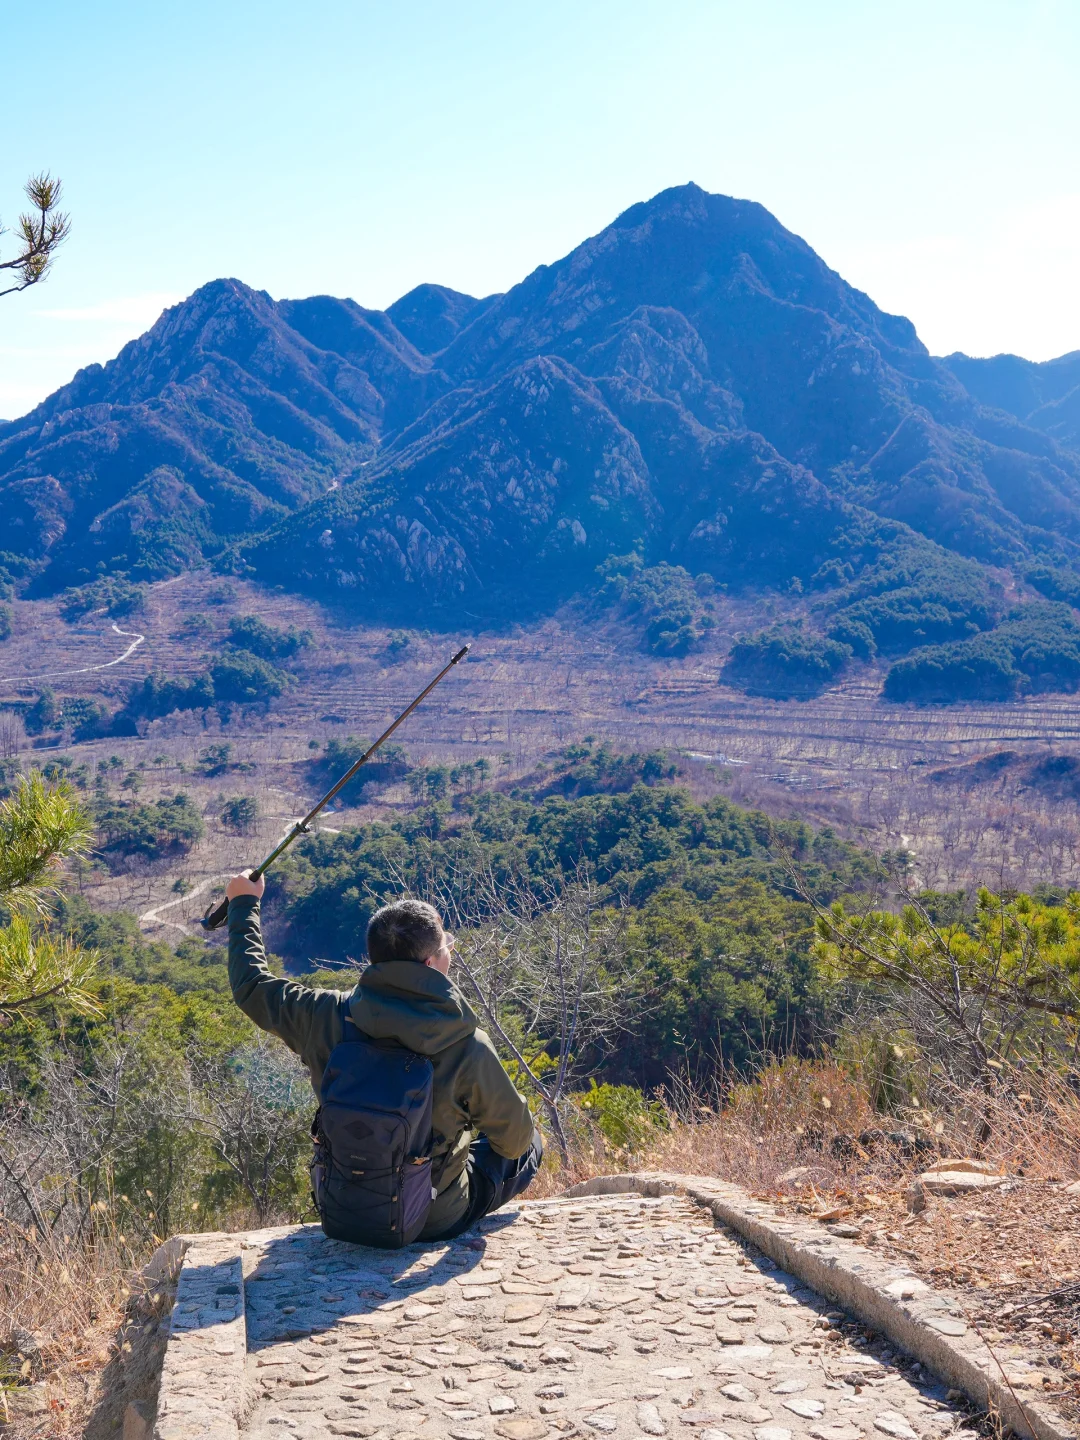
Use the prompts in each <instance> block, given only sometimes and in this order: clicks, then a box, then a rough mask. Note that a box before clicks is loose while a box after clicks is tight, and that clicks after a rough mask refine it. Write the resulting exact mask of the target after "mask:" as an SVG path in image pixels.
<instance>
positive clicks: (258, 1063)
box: [185, 1034, 314, 1224]
mask: <svg viewBox="0 0 1080 1440" xmlns="http://www.w3.org/2000/svg"><path fill="white" fill-rule="evenodd" d="M190 1081H191V1084H190V1089H189V1102H188V1106H187V1113H186V1115H185V1119H189V1120H191V1121H193V1122H194V1123H195V1124H196V1125H197V1126H198V1128H199V1129H200V1130H201V1131H202V1133H203V1134H205V1135H208V1136H209V1138H210V1139H211V1141H212V1143H213V1146H214V1150H215V1151H216V1153H217V1155H218V1156H219V1157H220V1159H222V1160H223V1161H224V1162H225V1165H226V1167H227V1169H226V1172H225V1175H227V1176H228V1177H229V1180H230V1181H231V1183H232V1185H234V1186H235V1187H236V1189H238V1190H240V1191H241V1193H242V1194H243V1195H244V1197H245V1199H247V1200H248V1201H250V1203H251V1205H252V1206H253V1207H254V1209H255V1212H256V1214H257V1215H258V1217H259V1221H260V1223H261V1224H265V1223H266V1222H267V1221H268V1220H269V1219H270V1218H271V1216H273V1215H274V1214H276V1213H278V1212H279V1211H280V1210H281V1209H282V1208H283V1207H285V1208H287V1207H288V1205H289V1203H290V1202H291V1201H292V1199H293V1189H294V1187H293V1181H294V1178H295V1171H296V1165H297V1157H298V1156H300V1155H304V1156H307V1154H308V1153H309V1151H310V1145H309V1144H308V1140H307V1137H308V1132H309V1129H310V1125H311V1115H312V1111H313V1108H314V1107H313V1104H312V1096H311V1085H310V1081H309V1078H308V1073H307V1071H306V1070H305V1068H304V1066H303V1065H302V1064H301V1062H300V1061H299V1059H297V1057H296V1056H295V1055H292V1054H291V1053H290V1052H289V1051H288V1050H286V1049H285V1047H284V1046H283V1045H280V1044H278V1043H276V1042H274V1041H273V1040H272V1039H271V1037H270V1036H269V1035H262V1034H260V1035H259V1036H258V1037H257V1039H256V1040H255V1043H254V1044H252V1045H250V1046H248V1047H246V1048H245V1049H244V1050H242V1051H239V1052H236V1053H234V1054H233V1055H232V1056H230V1057H229V1063H228V1066H227V1067H222V1065H221V1064H220V1063H219V1062H210V1063H206V1062H202V1061H200V1060H198V1059H196V1061H195V1063H194V1065H193V1067H192V1071H191V1074H190ZM222 1178H225V1177H224V1176H223V1177H222Z"/></svg>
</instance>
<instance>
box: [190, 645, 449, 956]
mask: <svg viewBox="0 0 1080 1440" xmlns="http://www.w3.org/2000/svg"><path fill="white" fill-rule="evenodd" d="M468 653H469V647H468V645H463V646H462V647H461V649H460V650H459V651H458V652H457V654H456V655H455V656H454V658H453V659H452V660H451V661H450V663H449V664H448V665H444V666H443V668H442V669H441V670H440V671H439V673H438V675H436V676H435V679H434V680H432V682H431V684H430V685H428V686H426V688H425V689H423V690H421V692H420V694H419V695H417V697H416V699H415V700H414V701H413V702H412V704H411V705H410V706H408V707H407V709H405V710H403V711H402V712H401V714H400V715H399V716H398V717H397V719H396V720H395V721H394V723H393V724H392V725H390V726H389V727H388V728H387V729H386V730H384V731H383V733H382V734H381V735H380V736H379V738H378V739H377V740H376V741H375V743H374V744H373V745H369V746H368V748H367V749H366V750H365V751H364V753H363V755H361V756H360V759H359V760H357V761H356V763H355V764H354V765H351V766H350V767H349V769H348V770H346V772H345V774H344V775H342V777H341V779H340V780H339V781H338V782H337V784H336V785H335V786H334V787H333V788H332V789H330V790H328V791H327V792H326V794H325V795H324V796H323V797H322V799H321V800H320V801H319V803H318V804H317V805H316V806H314V807H313V809H311V810H309V811H308V813H307V814H306V815H305V816H304V818H303V819H302V820H297V822H296V824H295V825H294V826H293V827H292V829H291V830H290V831H289V832H288V834H287V835H286V836H285V838H284V840H282V841H281V843H280V844H279V845H277V846H276V847H275V848H274V849H273V850H271V851H270V854H269V855H267V857H266V859H265V860H260V861H259V863H258V865H256V867H255V869H254V870H250V871H249V872H248V874H249V875H250V877H251V879H252V880H258V878H259V876H260V875H264V874H265V873H266V871H267V870H269V868H270V866H271V865H273V863H274V861H275V860H277V859H278V857H279V856H280V855H283V854H284V853H285V851H286V850H287V849H288V848H289V846H290V845H291V844H292V843H293V841H294V840H298V839H299V838H300V836H301V835H307V834H308V833H309V832H310V830H311V822H312V821H313V820H314V819H315V817H316V815H318V813H319V811H320V810H322V809H323V808H324V807H325V806H327V805H329V803H330V801H331V800H333V798H334V796H335V795H336V794H337V793H338V791H339V790H343V789H344V788H345V786H346V785H347V784H348V783H349V781H350V780H351V779H352V777H353V776H354V775H355V774H356V772H357V771H358V770H359V769H360V767H361V765H366V764H367V762H368V761H369V760H370V759H371V757H372V756H373V755H374V754H375V751H376V750H378V748H379V746H380V745H382V744H383V742H384V741H386V740H389V739H390V736H391V735H393V733H394V731H395V730H396V729H397V728H398V726H399V725H400V724H401V723H402V721H403V720H407V719H408V718H409V716H410V715H411V714H412V712H413V711H414V710H415V709H416V707H417V706H418V705H419V704H420V702H421V701H422V700H424V699H426V698H427V696H428V695H430V694H431V692H432V690H434V689H435V686H436V685H438V683H439V681H440V680H442V679H443V678H444V677H445V676H447V675H449V673H450V671H451V670H452V669H453V668H454V666H455V665H456V664H457V663H458V661H459V660H463V659H464V658H465V656H466V655H467V654H468ZM228 915H229V902H228V900H223V901H222V902H221V904H220V905H218V906H217V907H216V908H215V907H213V906H211V908H210V909H209V910H207V912H206V914H205V915H204V916H203V918H202V927H203V929H204V930H217V929H218V928H219V927H220V926H222V925H224V924H225V921H226V920H227V919H228Z"/></svg>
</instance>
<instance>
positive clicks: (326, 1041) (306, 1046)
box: [229, 882, 342, 1083]
mask: <svg viewBox="0 0 1080 1440" xmlns="http://www.w3.org/2000/svg"><path fill="white" fill-rule="evenodd" d="M249 885H250V882H249ZM230 888H231V882H230ZM229 984H230V986H231V987H232V993H233V999H234V1000H235V1001H236V1003H237V1005H239V1006H240V1009H241V1010H243V1012H244V1014H245V1015H246V1016H247V1017H248V1019H249V1020H253V1021H254V1022H255V1024H256V1025H258V1026H259V1028H260V1029H261V1030H268V1031H269V1032H270V1034H271V1035H277V1036H278V1037H279V1038H280V1039H282V1040H284V1041H285V1044H286V1045H288V1047H289V1049H290V1050H294V1051H295V1052H296V1054H297V1055H299V1056H300V1058H301V1060H303V1062H304V1064H305V1065H306V1066H307V1067H308V1069H309V1070H310V1071H311V1072H312V1079H313V1080H314V1081H315V1082H316V1083H318V1080H319V1079H320V1078H321V1076H322V1071H323V1068H324V1066H325V1065H326V1061H327V1059H328V1058H329V1055H330V1051H331V1050H332V1049H333V1048H334V1046H335V1045H336V1044H337V1043H338V1042H339V1041H340V1039H341V1033H342V1032H341V1019H340V1015H339V1009H338V1007H339V1004H340V1000H341V996H340V994H339V993H338V992H337V991H336V990H313V989H312V988H311V987H310V986H308V985H301V984H299V983H298V982H297V981H295V980H279V979H278V977H277V976H276V975H272V974H271V973H270V967H269V966H268V965H267V963H266V950H265V947H264V946H263V939H262V930H261V927H260V924H259V895H258V894H256V893H255V892H254V887H252V888H251V889H249V890H247V891H246V892H244V893H241V894H232V895H230V896H229Z"/></svg>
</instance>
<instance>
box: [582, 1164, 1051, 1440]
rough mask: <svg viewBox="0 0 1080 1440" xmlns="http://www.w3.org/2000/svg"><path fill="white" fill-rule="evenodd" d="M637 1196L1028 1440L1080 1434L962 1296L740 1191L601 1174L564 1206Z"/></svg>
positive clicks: (654, 1175)
mask: <svg viewBox="0 0 1080 1440" xmlns="http://www.w3.org/2000/svg"><path fill="white" fill-rule="evenodd" d="M630 1192H636V1193H637V1194H639V1195H646V1196H659V1195H671V1194H681V1195H685V1196H686V1197H687V1199H689V1200H692V1201H693V1202H694V1204H695V1205H700V1206H702V1208H704V1209H706V1210H710V1211H711V1212H712V1214H713V1217H714V1219H716V1220H717V1221H718V1223H719V1224H721V1225H725V1226H727V1227H728V1228H730V1229H732V1230H734V1231H736V1232H737V1233H738V1234H739V1235H741V1236H742V1237H743V1238H744V1239H746V1240H749V1241H750V1242H751V1243H752V1244H754V1245H756V1246H757V1248H758V1249H759V1250H761V1251H763V1252H764V1254H766V1255H768V1256H769V1258H770V1259H771V1260H775V1261H776V1263H777V1264H778V1265H781V1266H783V1268H784V1269H785V1270H787V1271H789V1272H790V1273H791V1274H792V1275H795V1276H797V1277H798V1278H799V1279H800V1280H803V1281H805V1283H806V1284H807V1285H809V1286H811V1288H812V1289H814V1290H816V1291H818V1292H819V1294H821V1295H824V1296H825V1297H826V1298H828V1299H829V1300H833V1301H835V1302H836V1303H837V1304H838V1305H842V1306H843V1307H844V1308H845V1309H846V1310H850V1311H851V1312H852V1313H853V1314H855V1315H857V1316H858V1318H859V1319H860V1320H863V1321H865V1322H866V1323H867V1324H868V1325H872V1326H873V1328H874V1329H875V1330H878V1331H880V1332H881V1333H882V1334H883V1335H886V1336H888V1338H889V1339H890V1340H891V1341H892V1342H893V1343H894V1344H895V1345H897V1346H899V1347H900V1349H902V1350H904V1351H905V1352H906V1353H907V1354H909V1355H913V1356H914V1357H915V1359H917V1360H918V1361H920V1362H921V1363H922V1364H924V1365H926V1366H927V1367H928V1368H929V1369H930V1370H932V1371H933V1372H934V1373H935V1374H936V1375H938V1376H939V1377H940V1378H941V1379H943V1380H945V1381H947V1382H948V1383H949V1384H950V1385H952V1386H954V1387H955V1388H956V1389H957V1390H961V1391H962V1392H963V1393H964V1394H965V1395H966V1396H967V1397H968V1398H969V1399H970V1400H973V1401H974V1402H975V1404H976V1405H978V1406H980V1407H981V1408H982V1409H984V1410H994V1411H996V1412H997V1413H998V1414H999V1415H1000V1416H1001V1417H1002V1419H1003V1420H1004V1422H1005V1424H1006V1425H1008V1426H1009V1428H1010V1429H1012V1430H1014V1431H1015V1432H1016V1433H1017V1434H1018V1435H1021V1436H1024V1437H1025V1440H1076V1436H1077V1431H1076V1429H1075V1428H1074V1427H1073V1426H1072V1425H1070V1424H1069V1422H1068V1421H1067V1420H1066V1419H1065V1418H1064V1416H1062V1415H1059V1414H1058V1412H1057V1411H1056V1410H1054V1409H1053V1408H1052V1407H1051V1406H1049V1405H1047V1404H1046V1403H1045V1401H1043V1400H1040V1399H1036V1398H1035V1397H1034V1396H1032V1397H1031V1398H1030V1399H1029V1398H1028V1396H1027V1395H1026V1394H1025V1393H1023V1392H1024V1390H1025V1389H1026V1387H1028V1386H1030V1384H1031V1372H1030V1370H1024V1369H1023V1368H1022V1362H1019V1363H1018V1362H1017V1361H1016V1360H1015V1359H1010V1360H1008V1361H1006V1362H1005V1370H1006V1374H1008V1381H1006V1379H1005V1377H1004V1376H1003V1374H1002V1368H1001V1366H999V1364H998V1362H997V1360H996V1359H995V1357H994V1355H993V1353H992V1351H991V1350H990V1348H989V1347H988V1346H987V1345H986V1344H985V1342H984V1341H982V1340H981V1339H980V1338H979V1337H978V1335H977V1334H975V1333H974V1332H973V1331H972V1330H971V1329H970V1327H969V1325H968V1322H967V1319H966V1317H965V1316H964V1312H963V1308H962V1306H961V1304H960V1302H959V1300H958V1299H957V1297H956V1296H954V1295H950V1294H949V1293H948V1292H945V1291H939V1290H935V1289H933V1287H931V1286H930V1285H927V1284H926V1283H925V1281H923V1280H920V1279H919V1278H918V1277H917V1276H916V1275H915V1274H914V1273H913V1272H912V1271H911V1270H910V1269H908V1268H907V1267H906V1266H904V1265H901V1264H898V1263H894V1262H890V1261H887V1260H885V1259H884V1258H882V1257H879V1256H877V1255H875V1254H874V1253H873V1252H872V1251H870V1250H868V1249H867V1248H866V1247H865V1246H863V1245H858V1244H855V1243H853V1242H852V1241H850V1240H844V1239H840V1238H839V1237H837V1236H834V1235H831V1234H830V1233H829V1232H828V1231H826V1230H824V1229H823V1228H822V1227H821V1225H820V1224H816V1223H814V1222H810V1221H806V1222H800V1221H796V1220H794V1219H793V1218H792V1217H791V1216H789V1215H787V1214H785V1213H784V1212H783V1210H781V1209H780V1208H778V1207H776V1206H773V1205H770V1204H768V1203H767V1202H765V1201H760V1200H755V1199H753V1197H752V1196H751V1195H749V1194H748V1193H747V1191H745V1190H743V1189H742V1188H741V1187H740V1186H738V1185H729V1184H726V1183H725V1182H724V1181H721V1180H715V1179H711V1178H708V1177H703V1176H694V1175H669V1174H664V1173H663V1172H659V1171H652V1172H645V1173H643V1174H626V1175H601V1176H599V1177H598V1178H596V1179H594V1180H586V1181H584V1182H583V1183H582V1184H580V1185H573V1186H571V1187H570V1189H568V1190H564V1191H563V1192H562V1194H561V1196H560V1197H559V1198H560V1199H562V1198H565V1199H568V1200H569V1199H573V1198H575V1197H582V1196H587V1195H625V1194H628V1193H630ZM1014 1392H1015V1393H1014Z"/></svg>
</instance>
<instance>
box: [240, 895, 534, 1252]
mask: <svg viewBox="0 0 1080 1440" xmlns="http://www.w3.org/2000/svg"><path fill="white" fill-rule="evenodd" d="M263 888H264V882H263V880H262V879H261V878H260V879H259V880H256V881H252V880H250V879H248V877H247V876H246V875H236V876H234V877H233V879H232V880H230V881H229V884H228V886H227V888H226V891H225V894H226V896H227V897H228V901H229V983H230V985H231V986H232V993H233V999H234V1000H235V1001H236V1003H237V1004H238V1005H239V1006H240V1009H241V1010H243V1012H244V1014H245V1015H247V1016H248V1018H249V1019H251V1020H253V1021H254V1022H255V1024H256V1025H258V1026H259V1027H260V1029H263V1030H267V1031H269V1033H270V1034H271V1035H277V1036H278V1037H279V1038H280V1039H282V1040H284V1042H285V1044H286V1045H288V1047H289V1049H290V1050H293V1051H295V1052H296V1054H297V1055H299V1056H300V1058H301V1060H303V1062H304V1064H305V1065H306V1066H307V1068H308V1071H309V1073H310V1075H311V1083H312V1085H313V1086H314V1087H315V1093H316V1095H320V1094H321V1091H322V1084H323V1072H324V1070H325V1068H326V1064H327V1061H328V1059H329V1057H330V1053H331V1051H333V1050H334V1049H335V1047H337V1046H338V1045H340V1044H341V1043H342V1041H343V1040H344V1039H346V1038H351V1037H346V1035H345V1023H344V1018H343V1012H344V1014H345V1015H347V1016H348V1018H349V1019H351V1020H352V1022H353V1024H354V1025H355V1026H356V1028H357V1030H359V1031H361V1032H362V1033H363V1035H364V1036H367V1037H371V1039H372V1040H373V1041H374V1042H375V1043H376V1044H379V1043H380V1042H391V1043H393V1042H397V1044H398V1045H401V1046H404V1047H405V1048H406V1049H408V1050H411V1051H414V1052H415V1053H416V1054H418V1055H422V1056H424V1057H426V1058H427V1059H429V1060H430V1061H431V1064H432V1067H433V1071H434V1079H433V1089H432V1101H433V1104H432V1152H431V1158H432V1168H431V1185H432V1188H433V1189H434V1190H435V1191H436V1196H435V1198H434V1200H433V1201H432V1204H431V1209H430V1211H429V1212H428V1216H427V1220H426V1222H425V1224H424V1227H423V1230H422V1231H421V1232H420V1237H419V1238H420V1239H423V1240H436V1239H440V1240H441V1239H450V1238H452V1237H453V1236H455V1235H460V1234H461V1233H462V1232H463V1231H464V1230H467V1229H469V1227H470V1226H471V1225H473V1224H474V1223H475V1222H476V1221H477V1220H479V1219H480V1217H481V1216H482V1215H486V1214H487V1213H488V1212H489V1211H492V1210H497V1209H498V1208H499V1207H500V1206H501V1205H505V1204H506V1203H507V1201H509V1200H512V1199H513V1198H514V1196H515V1195H519V1194H520V1193H521V1192H522V1191H523V1190H524V1189H525V1188H526V1186H527V1185H528V1184H529V1182H530V1181H531V1180H532V1178H533V1176H534V1175H535V1174H536V1171H537V1168H538V1167H539V1164H540V1160H541V1157H542V1155H543V1143H542V1141H541V1138H540V1134H539V1131H537V1130H536V1129H535V1128H534V1126H533V1120H532V1116H531V1114H530V1113H529V1107H528V1105H527V1104H526V1103H525V1100H524V1098H523V1097H522V1096H521V1095H520V1094H519V1093H518V1091H517V1090H516V1089H515V1088H514V1084H513V1082H512V1081H511V1079H510V1077H509V1076H508V1075H507V1073H506V1071H505V1070H504V1069H503V1067H502V1065H501V1064H500V1062H499V1057H498V1055H497V1054H496V1053H495V1048H494V1046H493V1045H492V1043H491V1041H490V1040H489V1039H488V1037H487V1035H486V1034H485V1033H484V1031H483V1030H479V1029H477V1022H476V1016H475V1014H474V1013H473V1011H472V1010H471V1009H470V1007H469V1005H468V1003H467V1002H466V1000H465V999H464V997H463V996H462V995H461V993H460V992H459V990H458V989H457V987H456V986H455V985H454V983H453V981H452V980H450V979H449V977H448V972H449V969H450V957H451V952H452V950H453V947H454V937H453V936H452V935H449V934H447V933H446V931H445V930H444V929H443V925H442V920H441V919H440V917H439V914H438V912H437V911H436V910H435V909H434V908H433V907H432V906H431V905H427V904H425V903H424V902H423V901H421V900H395V901H394V902H393V903H392V904H390V905H384V906H383V908H382V909H381V910H378V911H376V913H375V914H374V915H373V916H372V918H371V923H370V924H369V925H368V931H367V954H368V960H369V962H370V963H369V964H368V966H367V968H366V969H365V970H364V971H363V972H362V973H361V976H360V979H359V981H358V983H357V984H356V985H355V987H354V988H353V989H352V991H351V992H348V993H347V994H343V993H342V992H340V991H335V990H315V989H312V988H310V987H309V986H307V985H301V984H299V983H298V982H296V981H294V980H279V979H277V977H276V976H274V975H272V974H271V973H270V970H269V968H268V966H267V964H266V951H265V949H264V948H263V941H262V933H261V929H260V925H259V900H260V898H261V896H262V893H263Z"/></svg>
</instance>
